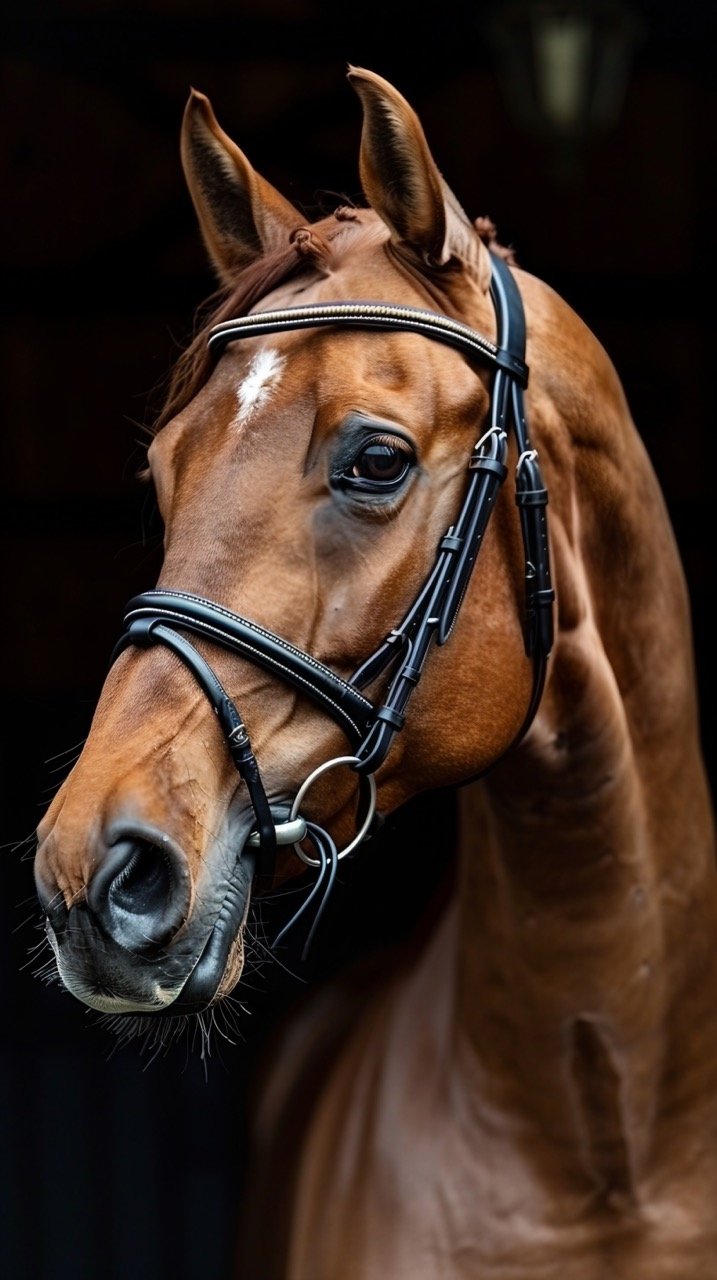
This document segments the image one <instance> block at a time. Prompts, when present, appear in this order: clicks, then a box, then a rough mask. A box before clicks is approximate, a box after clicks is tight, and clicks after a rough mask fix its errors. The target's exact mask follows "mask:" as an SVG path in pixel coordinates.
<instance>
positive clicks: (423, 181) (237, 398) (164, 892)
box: [35, 67, 717, 1280]
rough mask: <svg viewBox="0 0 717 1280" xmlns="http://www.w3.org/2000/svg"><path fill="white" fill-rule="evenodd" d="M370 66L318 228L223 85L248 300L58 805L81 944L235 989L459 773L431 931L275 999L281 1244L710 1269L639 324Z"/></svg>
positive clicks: (166, 421) (698, 903) (678, 576)
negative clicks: (228, 102) (351, 148)
mask: <svg viewBox="0 0 717 1280" xmlns="http://www.w3.org/2000/svg"><path fill="white" fill-rule="evenodd" d="M348 79H349V82H350V84H351V86H352V87H353V89H354V90H355V91H356V92H357V94H358V98H359V100H360V105H361V111H362V132H361V142H360V154H359V170H360V177H361V184H362V189H363V197H362V201H358V202H355V203H353V204H344V205H339V206H338V207H336V209H335V210H334V211H333V212H332V213H329V214H326V213H323V214H322V215H321V216H319V217H317V218H316V219H315V220H308V221H307V218H306V217H305V216H304V215H303V214H302V212H300V211H299V210H298V209H297V208H296V207H295V206H294V205H293V204H292V203H291V202H290V201H288V200H287V199H286V198H285V197H284V196H283V195H282V194H280V193H279V192H278V191H277V190H276V189H275V188H274V187H273V186H272V184H271V183H269V182H268V181H267V180H266V179H265V178H263V177H262V176H261V175H260V174H259V173H258V172H257V171H256V170H255V169H254V168H253V167H252V165H251V163H250V161H249V160H248V159H247V157H246V156H245V155H244V153H243V152H242V151H241V150H240V148H239V147H238V146H237V145H236V143H235V142H234V141H233V140H232V139H231V138H230V137H229V136H228V135H227V134H226V133H225V132H224V131H223V129H222V128H221V127H220V125H219V123H218V121H217V119H216V117H215V115H214V112H213V109H212V106H211V104H210V102H209V100H208V99H207V98H206V97H205V96H204V95H203V94H201V93H200V92H198V91H195V90H192V92H191V96H190V99H189V101H188V103H187V107H186V111H185V114H184V119H183V124H182V132H181V156H182V163H183V168H184V173H185V175H186V180H187V185H188V189H189V192H190V195H191V198H192V201H193V204H194V208H195V210H196V215H197V219H198V223H199V228H200V231H201V235H202V238H203V242H204V245H205V246H206V250H207V252H208V255H209V258H210V260H211V262H212V264H213V266H214V268H215V270H216V274H217V277H218V281H219V294H218V297H217V298H216V299H215V304H214V310H213V313H212V315H211V317H210V319H209V320H208V321H207V322H206V323H203V324H202V325H201V327H200V330H199V332H198V333H197V336H196V338H195V339H194V341H193V342H192V343H191V344H190V345H189V346H188V348H187V350H186V352H185V353H184V354H183V356H181V357H180V359H179V362H178V364H177V367H176V370H175V376H174V380H173V383H172V386H171V389H170V392H169V396H168V400H167V404H166V408H165V410H164V413H163V416H162V418H161V419H160V421H159V423H158V424H157V430H156V432H155V433H154V436H153V439H152V442H151V445H150V447H149V450H148V467H149V470H150V473H151V478H152V481H153V484H154V487H155V490H156V494H157V500H158V504H159V508H160V511H161V515H162V519H163V523H164V531H165V533H164V537H165V542H164V559H163V564H162V568H161V573H160V578H159V582H158V584H157V587H156V588H155V590H154V591H149V592H145V593H143V594H142V595H140V596H138V597H136V598H135V600H133V601H132V602H130V605H129V606H128V609H127V613H126V616H125V622H124V630H123V632H122V635H121V638H120V641H119V643H118V647H117V650H116V655H115V657H114V660H113V662H112V664H111V667H110V670H109V673H108V675H107V679H106V682H105V684H104V686H103V688H102V691H101V694H100V697H99V701H98V704H97V707H96V711H95V714H94V718H93V721H92V725H91V729H90V733H89V736H88V739H87V741H86V744H85V746H84V749H83V751H82V754H81V756H80V758H79V760H78V761H77V763H76V764H75V766H74V768H73V770H72V772H71V773H70V775H69V777H68V778H67V779H66V781H65V782H64V784H63V785H62V787H61V789H60V791H59V792H58V794H57V796H56V797H55V799H54V800H53V802H52V803H51V805H50V807H49V809H48V811H47V812H46V814H45V816H44V817H43V819H42V821H41V823H40V826H39V829H38V849H37V855H36V862H35V877H36V884H37V889H38V894H39V898H40V901H41V904H42V907H43V910H44V912H45V915H46V928H47V934H48V938H49V940H50V942H51V945H52V948H53V950H54V953H55V956H56V963H57V969H58V973H59V977H60V979H61V982H62V983H63V984H64V986H65V987H66V988H67V990H68V991H69V992H71V993H72V994H73V995H74V996H76V997H77V998H78V999H80V1000H81V1001H83V1002H84V1003H85V1004H86V1005H87V1006H89V1007H90V1008H93V1009H98V1010H101V1011H103V1012H104V1013H109V1014H112V1015H116V1017H117V1018H118V1019H120V1020H121V1019H122V1018H124V1017H125V1016H126V1017H129V1018H131V1017H133V1016H138V1015H140V1016H143V1017H146V1018H147V1019H158V1020H161V1019H171V1018H172V1017H185V1018H193V1017H195V1015H197V1014H198V1015H199V1016H201V1014H202V1011H204V1010H207V1009H209V1010H212V1009H215V1008H216V1007H217V1006H218V1005H219V1003H220V1002H221V1001H222V999H224V998H225V997H227V996H228V995H229V993H230V992H231V991H232V989H233V988H234V987H235V986H236V984H237V982H238V980H239V978H240V975H241V972H242V967H243V963H244V937H245V932H246V920H247V911H248V904H249V902H250V899H251V896H252V893H254V895H257V896H259V897H260V896H261V895H262V894H263V893H272V892H275V891H276V890H277V889H278V888H280V887H282V886H285V887H287V888H289V887H291V886H293V885H295V884H299V883H303V881H302V882H299V881H298V880H297V877H298V876H299V875H300V874H301V875H304V876H305V875H306V867H307V865H308V866H309V867H312V868H313V869H314V874H315V876H316V879H315V882H314V883H313V888H312V889H311V891H310V894H309V897H308V898H306V899H305V901H304V904H303V906H302V907H301V908H300V909H299V911H297V912H295V913H294V916H293V917H292V918H291V919H289V920H288V921H287V922H286V924H285V926H284V929H283V930H282V933H284V934H286V930H288V929H294V930H297V929H301V928H303V929H304V930H305V931H306V930H307V928H308V932H309V933H311V931H312V930H313V929H314V928H315V927H316V924H317V921H318V918H319V916H320V914H321V911H323V909H324V905H325V902H326V896H327V894H328V892H329V890H330V889H331V886H332V884H333V883H334V881H335V878H336V871H337V865H338V861H339V858H340V857H341V856H342V855H343V854H344V853H346V852H352V853H353V854H354V857H356V858H359V857H360V856H361V849H360V846H361V843H362V841H363V840H364V839H370V838H371V836H372V833H373V832H374V830H375V826H376V822H377V821H378V818H377V815H380V816H383V817H385V816H386V815H390V814H393V813H397V812H398V811H399V810H400V809H401V807H402V806H403V805H404V804H406V803H407V802H409V801H410V800H411V799H412V797H416V796H421V795H423V794H429V795H430V794H431V793H434V792H436V793H437V792H438V790H439V789H450V790H451V791H453V792H454V793H455V796H456V804H457V813H458V818H457V823H458V834H457V840H456V845H457V847H456V850H455V866H456V873H455V884H454V888H453V889H452V891H451V893H450V894H449V895H447V900H446V901H445V902H444V903H442V904H441V906H440V910H437V912H436V918H435V920H433V921H432V922H431V926H430V928H428V929H426V930H425V933H424V935H422V937H421V939H420V945H414V946H412V947H410V948H407V949H405V950H404V951H401V950H400V949H399V952H398V953H397V955H396V956H395V958H394V959H393V960H392V961H391V963H381V964H380V965H379V966H378V967H377V968H378V971H377V972H372V974H371V976H370V979H366V980H365V981H363V982H362V983H353V985H352V979H351V977H350V976H346V977H345V978H342V977H340V976H339V977H337V978H336V980H335V981H332V982H329V983H327V984H326V985H325V986H319V987H317V989H316V991H315V993H314V994H313V998H311V999H309V1000H307V1001H306V1003H305V1004H303V1005H302V1007H301V1009H300V1011H298V1012H297V1014H296V1015H295V1016H294V1017H293V1018H289V1020H288V1022H287V1023H286V1025H285V1026H283V1027H282V1028H281V1030H280V1031H278V1032H277V1036H276V1040H275V1042H274V1044H273V1048H272V1054H271V1058H270V1060H269V1061H267V1062H266V1063H265V1065H264V1069H263V1071H262V1078H261V1081H260V1082H259V1083H260V1087H259V1088H258V1093H257V1097H256V1101H255V1105H254V1108H253V1110H254V1115H253V1157H252V1162H251V1164H250V1169H249V1177H248V1193H247V1205H248V1208H247V1212H246V1214H245V1215H244V1220H243V1224H242V1228H241V1231H240V1233H239V1234H240V1237H241V1247H240V1250H239V1252H240V1263H239V1264H238V1265H239V1274H240V1275H241V1276H242V1277H247V1280H249V1278H251V1280H274V1278H276V1280H279V1278H281V1280H339V1278H340V1280H374V1278H375V1277H386V1276H391V1277H392V1278H394V1280H402V1278H404V1277H406V1278H408V1277H410V1280H437V1278H438V1277H440V1278H441V1280H467V1278H468V1277H470V1280H497V1277H500V1278H501V1280H547V1278H548V1277H550V1280H553V1278H554V1277H555V1276H556V1275H559V1274H565V1275H567V1276H570V1278H571V1280H604V1278H605V1277H608V1276H609V1277H610V1280H707V1277H709V1276H715V1275H717V1217H716V1216H715V1212H714V1206H715V1203H716V1200H717V1001H716V1000H715V994H716V993H717V949H716V948H715V945H714V941H715V938H716V937H717V878H716V875H715V857H714V827H713V816H712V808H711V798H710V794H709V786H708V781H707V775H706V769H705V764H704V760H703V757H702V753H701V745H700V731H699V717H698V702H697V692H696V675H695V670H694V662H693V651H692V635H691V620H690V608H689V599H688V594H687V590H686V583H685V578H684V573H683V570H682V567H681V562H680V558H679V552H678V548H677V545H676V541H675V537H674V535H673V532H672V529H671V525H670V521H669V515H668V512H667V509H666V504H665V502H664V499H663V496H662V494H661V491H660V487H659V484H658V481H657V478H656V474H655V471H654V469H653V465H652V463H651V461H650V458H649V454H648V451H647V449H646V446H645V444H644V443H643V441H642V439H641V437H640V435H639V432H638V429H637V427H636V425H635V423H634V421H633V418H632V416H631V411H630V408H629V406H628V402H627V397H626V394H625V391H624V389H623V387H622V385H621V382H620V379H619V377H618V374H617V372H616V370H615V367H614V365H613V363H612V361H611V359H610V357H609V355H608V354H607V352H606V351H605V350H604V348H603V347H602V345H601V344H600V342H599V341H598V339H597V338H596V337H595V335H594V334H593V333H592V332H591V331H590V329H589V328H588V327H587V325H586V324H585V323H584V322H583V321H582V319H581V318H580V317H579V316H578V315H577V314H576V313H575V311H574V310H573V309H572V308H571V307H570V306H569V305H568V304H567V303H566V301H564V300H563V299H562V298H561V297H560V296H559V295H558V294H557V293H556V292H555V291H554V290H553V289H551V287H550V286H549V284H547V283H546V282H544V281H542V280H540V279H538V278H537V277H536V276H533V275H531V274H530V273H529V272H528V271H527V270H525V269H524V268H522V267H519V266H518V265H517V264H516V263H515V261H513V259H512V254H511V253H510V252H509V251H508V250H506V249H505V248H502V247H501V245H500V243H499V241H498V239H497V237H496V233H495V229H494V228H493V227H492V224H491V223H490V220H489V219H487V218H484V217H481V218H478V219H476V221H475V222H474V221H471V219H470V218H469V216H468V215H467V214H466V212H465V211H464V209H463V208H462V206H461V204H460V203H459V201H458V199H457V198H456V196H455V194H454V193H453V192H452V190H451V188H450V187H449V186H448V184H447V182H446V180H445V179H444V177H443V175H442V173H441V171H440V170H439V168H438V166H437V163H436V161H435V160H434V158H433V155H432V152H431V150H430V148H429V144H428V141H427V138H426V134H425V132H424V129H423V126H422V125H421V122H420V120H419V118H418V116H417V114H416V112H415V111H414V109H413V108H412V106H411V105H410V104H409V103H408V102H407V101H406V99H405V98H404V97H403V95H402V94H401V93H400V92H399V91H398V89H397V88H396V87H395V86H394V85H392V84H391V83H389V82H388V81H387V80H385V79H384V78H382V77H381V76H379V75H378V74H376V73H375V72H372V71H370V70H367V69H364V68H361V67H350V68H349V70H348ZM506 477H507V483H505V481H506ZM548 495H549V505H548ZM548 516H549V523H548ZM347 744H348V745H347ZM311 921H313V923H311ZM276 941H277V944H279V939H277V940H276ZM280 949H281V948H280V945H279V953H280Z"/></svg>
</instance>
